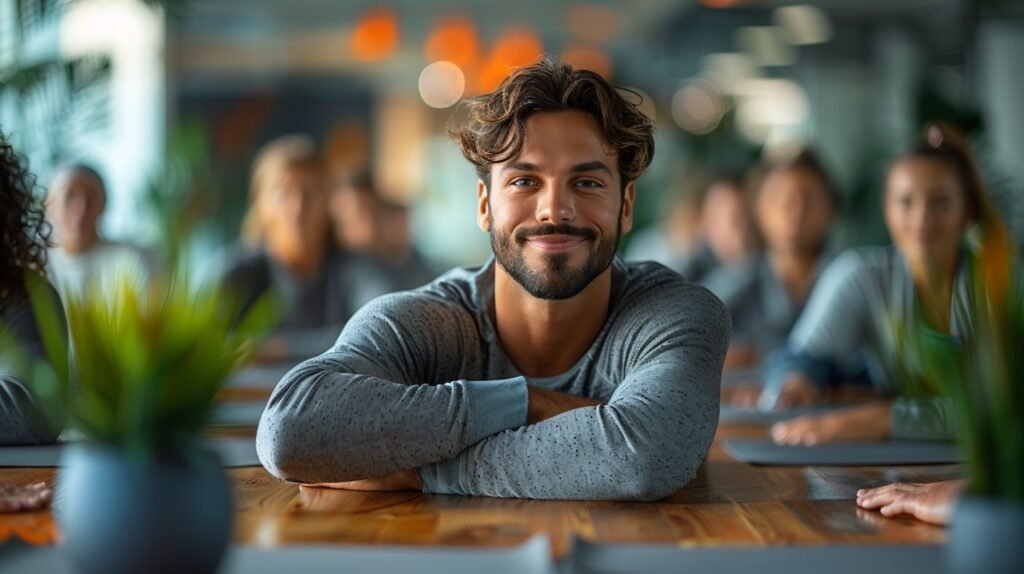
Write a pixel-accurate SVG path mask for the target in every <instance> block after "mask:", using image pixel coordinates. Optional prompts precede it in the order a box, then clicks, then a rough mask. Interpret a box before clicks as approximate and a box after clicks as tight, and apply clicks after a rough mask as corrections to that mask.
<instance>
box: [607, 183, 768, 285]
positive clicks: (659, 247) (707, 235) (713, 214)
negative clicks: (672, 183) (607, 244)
mask: <svg viewBox="0 0 1024 574" xmlns="http://www.w3.org/2000/svg"><path fill="white" fill-rule="evenodd" d="M668 213H669V215H668V217H667V218H666V219H665V220H664V221H663V222H662V224H661V225H660V226H659V227H656V228H653V229H647V230H644V231H642V232H640V233H638V234H637V236H636V237H634V238H633V240H632V241H631V242H630V246H629V250H628V252H627V254H626V259H629V260H636V261H639V260H651V261H657V262H658V263H661V264H662V265H665V266H666V267H668V268H670V269H672V270H674V271H676V272H678V273H679V274H680V275H682V276H683V277H685V278H686V279H688V280H690V281H694V282H699V283H703V282H704V281H705V280H706V279H707V278H708V276H710V275H711V274H712V272H713V271H714V270H715V269H716V268H718V267H726V268H729V269H745V268H746V267H747V266H748V265H749V262H750V255H751V253H752V252H753V250H754V247H755V237H754V232H753V225H752V222H751V217H750V210H749V209H748V207H747V203H746V199H745V197H744V193H743V182H742V181H741V180H740V179H739V178H736V177H731V176H719V177H716V178H714V179H712V180H711V183H710V185H708V186H707V187H706V188H705V189H704V190H703V192H702V193H701V194H699V195H697V196H694V195H690V194H683V195H681V196H679V197H678V198H675V199H674V201H673V204H672V205H671V206H670V207H669V208H668ZM734 272H735V273H737V274H740V275H742V272H741V271H734ZM712 290H714V289H712Z"/></svg>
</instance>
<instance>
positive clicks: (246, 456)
mask: <svg viewBox="0 0 1024 574" xmlns="http://www.w3.org/2000/svg"><path fill="white" fill-rule="evenodd" d="M203 443H204V444H205V445H206V446H207V447H209V448H211V449H213V450H214V451H215V452H216V453H217V454H218V456H220V460H221V466H223V467H224V468H237V467H243V466H259V465H260V459H259V457H257V456H256V441H255V439H251V438H249V439H242V438H230V439H216V440H207V441H203ZM67 444H69V443H58V444H50V445H44V446H4V447H0V467H59V466H61V464H62V462H63V459H62V457H61V454H62V453H63V451H64V447H65V446H66V445H67Z"/></svg>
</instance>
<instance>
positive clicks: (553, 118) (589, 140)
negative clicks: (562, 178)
mask: <svg viewBox="0 0 1024 574" xmlns="http://www.w3.org/2000/svg"><path fill="white" fill-rule="evenodd" d="M617 157H618V152H617V150H616V149H615V148H614V146H612V145H611V144H610V143H609V142H608V140H607V138H606V137H605V135H604V132H603V131H602V130H601V128H600V127H599V126H598V124H597V122H596V121H595V120H594V119H593V118H591V117H590V116H589V115H587V114H585V113H583V112H579V111H563V112H543V113H537V114H534V115H532V116H530V117H529V118H527V120H526V123H525V130H524V132H523V145H522V148H521V149H520V150H519V154H518V155H517V156H516V157H513V158H510V159H509V160H508V161H506V162H504V163H500V164H496V165H495V166H494V168H492V169H497V170H498V171H506V170H509V169H528V170H535V171H565V170H568V171H595V170H599V171H608V172H614V171H615V170H614V168H615V166H616V163H617ZM584 168H586V169H584Z"/></svg>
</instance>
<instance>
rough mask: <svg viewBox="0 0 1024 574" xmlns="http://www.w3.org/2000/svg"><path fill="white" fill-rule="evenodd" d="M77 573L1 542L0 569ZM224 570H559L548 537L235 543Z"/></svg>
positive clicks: (51, 553)
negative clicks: (495, 542)
mask: <svg viewBox="0 0 1024 574" xmlns="http://www.w3.org/2000/svg"><path fill="white" fill-rule="evenodd" d="M15 572H17V573H19V574H32V573H36V572H39V573H46V574H65V573H66V574H72V570H71V565H70V564H69V563H68V562H67V559H66V558H65V556H64V555H63V552H62V550H61V549H59V548H52V547H51V548H32V547H29V546H26V545H24V544H21V543H16V544H5V545H3V546H0V573H2V574H7V573H11V574H13V573H15ZM219 572H220V573H221V574H282V573H288V572H293V573H302V574H321V573H322V574H341V573H347V572H353V573H363V572H368V573H380V574H383V573H390V572H403V573H406V572H407V573H416V574H459V573H462V572H474V573H475V572H484V573H486V574H553V572H554V567H553V565H552V563H551V552H550V549H549V546H548V541H547V538H545V537H542V536H537V537H534V538H532V539H530V540H528V541H527V542H525V543H523V544H521V545H519V546H513V547H511V548H496V549H481V548H451V547H412V546H286V547H281V548H267V549H262V548H250V547H246V546H232V547H231V548H229V550H228V554H227V556H226V557H225V560H224V562H223V564H222V565H221V568H220V570H219Z"/></svg>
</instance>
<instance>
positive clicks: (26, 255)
mask: <svg viewBox="0 0 1024 574" xmlns="http://www.w3.org/2000/svg"><path fill="white" fill-rule="evenodd" d="M34 188H35V177H33V176H32V174H30V173H29V171H28V167H27V165H26V164H25V162H24V161H23V158H22V157H21V156H19V155H18V154H17V153H16V152H15V151H14V148H12V147H11V145H10V144H9V143H8V142H7V140H6V138H5V137H4V136H3V134H2V133H0V238H2V239H3V241H2V242H0V445H12V444H40V443H48V442H54V441H55V440H56V438H57V435H58V434H59V433H60V430H61V426H62V421H55V420H53V418H54V417H53V416H52V414H51V413H50V411H49V410H47V409H44V408H43V406H42V404H41V401H40V399H39V397H38V396H37V395H36V393H34V392H33V391H32V389H31V388H30V384H26V383H31V381H30V380H29V379H28V378H27V377H26V375H27V374H28V373H30V372H32V369H33V366H34V365H38V364H39V363H40V362H41V361H45V360H46V352H45V350H44V346H43V341H42V337H41V335H40V332H39V329H38V327H37V321H36V316H35V313H34V312H33V308H32V305H31V301H30V298H29V285H30V284H36V285H41V286H43V287H44V288H45V290H46V293H43V294H42V295H44V296H43V297H42V298H41V300H40V301H39V304H47V303H49V304H51V305H52V311H53V312H54V315H55V316H56V317H58V318H60V320H61V321H63V320H64V313H63V310H62V307H61V305H60V298H59V297H58V296H57V293H56V291H54V289H53V288H52V287H51V286H50V285H49V283H47V282H46V280H45V278H46V271H45V270H46V250H47V248H48V247H49V245H50V240H49V236H50V227H49V224H48V223H47V222H46V219H45V216H44V210H43V205H42V202H41V201H40V200H39V199H38V198H36V197H34V196H33V193H32V192H33V189H34ZM33 279H39V280H38V281H32V280H33ZM0 506H2V505H0Z"/></svg>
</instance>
